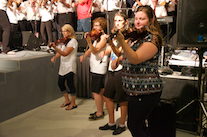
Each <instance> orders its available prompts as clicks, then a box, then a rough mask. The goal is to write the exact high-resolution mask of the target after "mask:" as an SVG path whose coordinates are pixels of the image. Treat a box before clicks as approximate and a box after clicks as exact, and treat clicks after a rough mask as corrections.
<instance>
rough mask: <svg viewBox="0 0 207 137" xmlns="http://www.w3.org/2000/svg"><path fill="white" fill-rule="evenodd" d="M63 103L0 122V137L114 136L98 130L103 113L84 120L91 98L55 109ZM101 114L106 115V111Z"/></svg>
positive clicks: (183, 136)
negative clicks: (76, 106)
mask: <svg viewBox="0 0 207 137" xmlns="http://www.w3.org/2000/svg"><path fill="white" fill-rule="evenodd" d="M37 101H38V100H37ZM63 101H64V99H63V97H61V98H59V99H57V100H54V101H52V102H49V103H47V104H45V105H42V106H40V107H38V108H35V109H33V110H31V111H28V112H26V113H24V114H21V115H19V116H16V117H14V118H12V119H9V120H7V121H4V122H2V123H0V137H114V135H112V131H101V130H99V129H98V127H99V126H102V125H104V124H106V123H107V122H108V115H107V114H106V116H105V118H104V119H102V120H98V121H89V120H88V116H89V113H91V112H94V111H95V110H96V107H95V102H94V100H93V99H83V98H77V100H76V103H77V105H78V108H76V109H73V110H69V111H66V110H65V109H64V108H60V107H59V106H60V105H61V104H62V103H63ZM119 111H120V110H119ZM119 111H115V118H116V120H117V123H118V121H119V118H120V112H119ZM105 112H106V113H107V111H106V110H105ZM116 136H117V137H131V134H130V132H129V130H128V129H127V130H126V131H125V132H123V133H122V134H120V135H116ZM176 137H196V135H195V134H192V133H189V132H187V131H185V132H184V131H181V130H177V131H176Z"/></svg>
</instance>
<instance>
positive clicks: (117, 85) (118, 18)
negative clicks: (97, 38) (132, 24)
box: [99, 13, 128, 135]
mask: <svg viewBox="0 0 207 137" xmlns="http://www.w3.org/2000/svg"><path fill="white" fill-rule="evenodd" d="M125 29H128V18H127V16H126V15H124V14H121V13H117V14H115V16H114V29H113V30H112V33H113V32H114V31H118V30H119V31H123V30H125ZM109 45H110V46H108V47H107V49H106V50H105V51H102V52H101V53H100V56H101V57H103V56H105V55H109V54H111V55H110V62H109V67H108V73H107V76H108V77H107V78H108V79H107V82H106V86H105V91H104V94H103V98H104V100H105V102H106V108H107V111H108V114H109V122H108V123H107V124H106V125H104V126H101V127H99V129H100V130H114V132H113V135H117V134H120V133H122V132H123V131H125V130H126V126H125V120H126V116H127V100H126V97H127V95H126V93H125V92H124V90H123V88H122V83H121V70H122V65H121V64H119V65H118V66H117V64H118V62H117V61H118V57H119V56H120V55H122V53H123V50H122V47H121V46H120V45H119V43H117V41H116V40H115V39H113V40H109ZM112 49H113V50H114V52H113V50H112ZM115 68H116V69H115ZM114 98H115V100H116V102H117V103H119V105H120V108H121V120H120V123H119V125H118V126H117V127H116V121H115V118H114V102H113V101H114Z"/></svg>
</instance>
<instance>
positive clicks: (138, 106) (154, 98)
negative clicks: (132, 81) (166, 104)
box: [127, 92, 161, 137]
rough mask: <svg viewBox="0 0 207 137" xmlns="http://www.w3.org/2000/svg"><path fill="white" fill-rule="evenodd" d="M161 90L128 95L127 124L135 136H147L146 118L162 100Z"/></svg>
mask: <svg viewBox="0 0 207 137" xmlns="http://www.w3.org/2000/svg"><path fill="white" fill-rule="evenodd" d="M160 96H161V92H158V93H152V94H149V95H140V96H129V97H128V121H127V126H128V128H129V130H130V132H131V134H132V136H133V137H147V133H146V130H145V129H144V127H145V120H146V119H147V118H148V117H149V115H150V113H151V112H152V110H153V109H154V108H155V107H156V105H157V104H158V102H159V100H160Z"/></svg>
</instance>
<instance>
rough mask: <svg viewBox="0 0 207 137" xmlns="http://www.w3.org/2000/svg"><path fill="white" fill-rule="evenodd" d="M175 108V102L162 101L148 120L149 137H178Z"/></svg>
mask: <svg viewBox="0 0 207 137" xmlns="http://www.w3.org/2000/svg"><path fill="white" fill-rule="evenodd" d="M175 106H176V102H175V101H174V100H160V102H159V103H158V105H157V106H156V107H155V109H154V110H153V111H152V113H151V114H150V116H149V118H148V119H147V120H148V129H149V130H148V132H149V137H175V136H176V113H175Z"/></svg>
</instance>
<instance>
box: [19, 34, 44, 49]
mask: <svg viewBox="0 0 207 137" xmlns="http://www.w3.org/2000/svg"><path fill="white" fill-rule="evenodd" d="M22 45H23V46H25V48H26V49H28V50H34V49H36V48H37V47H39V46H40V40H39V39H38V38H37V37H35V35H34V34H33V33H32V32H31V31H22Z"/></svg>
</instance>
